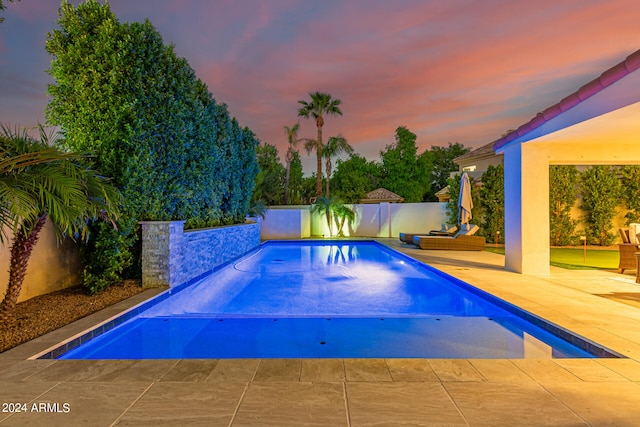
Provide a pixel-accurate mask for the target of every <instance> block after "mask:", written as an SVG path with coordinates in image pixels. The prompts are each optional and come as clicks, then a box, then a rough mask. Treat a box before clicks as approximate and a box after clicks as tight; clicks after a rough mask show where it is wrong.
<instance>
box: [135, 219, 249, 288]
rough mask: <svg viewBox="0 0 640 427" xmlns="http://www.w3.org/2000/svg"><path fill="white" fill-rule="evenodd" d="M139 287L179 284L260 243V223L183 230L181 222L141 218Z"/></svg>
mask: <svg viewBox="0 0 640 427" xmlns="http://www.w3.org/2000/svg"><path fill="white" fill-rule="evenodd" d="M140 224H141V225H142V286H143V287H157V286H170V287H174V286H178V285H180V284H182V283H185V282H188V281H189V280H192V279H196V278H198V277H201V276H204V275H205V274H207V273H209V272H210V271H212V270H213V269H215V268H216V267H218V266H220V265H222V264H224V263H226V262H229V261H231V260H233V259H235V258H237V257H239V256H241V255H243V254H245V253H247V252H248V251H250V250H252V249H254V248H256V247H258V246H259V245H260V224H258V223H248V224H238V225H230V226H224V227H215V228H207V229H203V230H190V231H184V221H143V222H141V223H140Z"/></svg>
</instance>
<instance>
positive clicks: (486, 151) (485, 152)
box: [453, 141, 497, 163]
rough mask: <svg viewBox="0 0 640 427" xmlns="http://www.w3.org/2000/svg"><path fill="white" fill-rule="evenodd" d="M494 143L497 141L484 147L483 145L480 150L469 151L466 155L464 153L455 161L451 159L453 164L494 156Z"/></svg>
mask: <svg viewBox="0 0 640 427" xmlns="http://www.w3.org/2000/svg"><path fill="white" fill-rule="evenodd" d="M496 142H497V141H492V142H490V143H488V144H486V145H483V146H482V147H480V148H476V149H475V150H471V151H469V152H468V153H464V154H463V155H462V156H458V157H456V158H455V159H453V162H454V163H460V161H464V160H468V159H475V158H477V157H485V156H486V157H489V156H495V155H496V153H494V152H493V146H494V145H495V143H496Z"/></svg>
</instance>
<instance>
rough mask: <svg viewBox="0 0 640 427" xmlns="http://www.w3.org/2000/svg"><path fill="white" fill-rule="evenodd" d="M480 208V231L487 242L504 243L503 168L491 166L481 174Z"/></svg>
mask: <svg viewBox="0 0 640 427" xmlns="http://www.w3.org/2000/svg"><path fill="white" fill-rule="evenodd" d="M480 207H481V210H482V223H481V225H482V231H483V233H484V235H485V236H486V238H487V241H488V242H492V243H500V242H504V237H505V236H504V168H503V166H502V165H497V166H493V165H491V166H489V167H488V168H487V170H486V171H485V172H484V173H483V174H482V187H481V188H480ZM476 215H477V213H476ZM476 221H477V220H476ZM498 232H499V234H498ZM496 236H497V237H496ZM496 238H497V239H498V241H497V242H496Z"/></svg>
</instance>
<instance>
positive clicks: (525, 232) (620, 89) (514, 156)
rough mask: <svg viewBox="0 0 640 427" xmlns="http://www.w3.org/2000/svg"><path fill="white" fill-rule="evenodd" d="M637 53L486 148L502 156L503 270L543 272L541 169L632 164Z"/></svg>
mask: <svg viewBox="0 0 640 427" xmlns="http://www.w3.org/2000/svg"><path fill="white" fill-rule="evenodd" d="M638 68H640V51H636V52H634V53H633V54H631V55H629V56H628V57H627V58H626V59H625V60H624V61H623V62H621V63H620V64H618V65H616V66H614V67H612V68H610V69H609V70H607V71H605V72H604V73H603V74H602V75H601V76H600V77H598V78H597V79H595V80H593V81H591V82H589V83H587V84H586V85H584V86H582V87H581V88H580V89H579V90H578V91H577V92H575V93H573V94H571V95H569V96H567V97H566V98H564V99H563V100H562V101H560V102H559V103H557V104H555V105H553V106H551V107H549V108H547V109H546V110H544V111H543V112H541V113H539V114H538V115H536V117H534V118H533V119H531V120H530V121H529V122H527V123H525V124H524V125H522V126H520V127H519V128H518V129H517V130H515V131H512V132H510V133H509V134H507V135H505V136H504V137H502V138H501V139H499V140H498V141H497V142H496V143H495V144H494V150H495V152H496V153H498V154H504V169H505V175H504V182H505V185H504V186H505V250H506V260H505V268H506V269H507V270H510V271H514V272H518V273H523V274H533V275H549V272H550V269H549V165H603V164H606V165H626V164H640V137H639V136H638V135H640V120H639V118H640V90H639V88H640V72H637V70H638Z"/></svg>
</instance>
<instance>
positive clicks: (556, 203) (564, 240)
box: [549, 166, 580, 246]
mask: <svg viewBox="0 0 640 427" xmlns="http://www.w3.org/2000/svg"><path fill="white" fill-rule="evenodd" d="M579 181H580V178H579V172H578V169H576V167H575V166H550V167H549V228H550V233H549V234H550V244H551V245H553V246H563V245H571V244H574V243H575V240H576V235H575V229H576V225H577V223H578V221H576V220H574V219H572V218H571V208H572V207H573V205H574V204H575V202H576V198H577V197H578V184H579Z"/></svg>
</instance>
